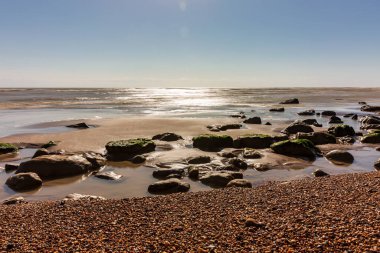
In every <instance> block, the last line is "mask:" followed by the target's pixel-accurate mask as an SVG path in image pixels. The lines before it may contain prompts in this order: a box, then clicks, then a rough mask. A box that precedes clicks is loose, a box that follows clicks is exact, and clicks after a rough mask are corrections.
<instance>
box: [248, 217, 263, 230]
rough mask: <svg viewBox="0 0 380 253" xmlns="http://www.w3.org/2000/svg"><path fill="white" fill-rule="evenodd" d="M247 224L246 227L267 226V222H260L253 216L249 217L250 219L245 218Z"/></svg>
mask: <svg viewBox="0 0 380 253" xmlns="http://www.w3.org/2000/svg"><path fill="white" fill-rule="evenodd" d="M245 226H246V227H255V228H263V227H265V224H263V223H260V222H256V221H255V220H254V219H252V218H248V219H246V220H245Z"/></svg>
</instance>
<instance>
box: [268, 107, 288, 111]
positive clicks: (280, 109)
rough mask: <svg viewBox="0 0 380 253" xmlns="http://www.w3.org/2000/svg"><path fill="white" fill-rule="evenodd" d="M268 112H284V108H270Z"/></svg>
mask: <svg viewBox="0 0 380 253" xmlns="http://www.w3.org/2000/svg"><path fill="white" fill-rule="evenodd" d="M269 111H270V112H284V111H285V108H284V107H276V108H271V109H269Z"/></svg>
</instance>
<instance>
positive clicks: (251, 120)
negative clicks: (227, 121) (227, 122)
mask: <svg viewBox="0 0 380 253" xmlns="http://www.w3.org/2000/svg"><path fill="white" fill-rule="evenodd" d="M243 122H244V123H245V124H261V118H260V117H252V118H249V119H246V120H244V121H243Z"/></svg>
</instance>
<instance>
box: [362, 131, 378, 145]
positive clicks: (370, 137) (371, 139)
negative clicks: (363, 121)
mask: <svg viewBox="0 0 380 253" xmlns="http://www.w3.org/2000/svg"><path fill="white" fill-rule="evenodd" d="M361 142H362V143H380V133H370V134H367V135H364V136H363V137H362V139H361Z"/></svg>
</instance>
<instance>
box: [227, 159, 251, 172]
mask: <svg viewBox="0 0 380 253" xmlns="http://www.w3.org/2000/svg"><path fill="white" fill-rule="evenodd" d="M228 164H229V165H231V166H233V167H234V168H236V169H237V170H245V169H247V167H248V165H247V163H246V162H245V161H244V160H242V159H239V158H231V159H230V160H228Z"/></svg>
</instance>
